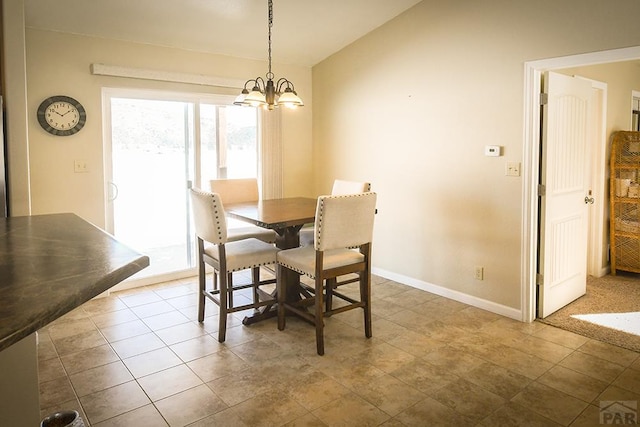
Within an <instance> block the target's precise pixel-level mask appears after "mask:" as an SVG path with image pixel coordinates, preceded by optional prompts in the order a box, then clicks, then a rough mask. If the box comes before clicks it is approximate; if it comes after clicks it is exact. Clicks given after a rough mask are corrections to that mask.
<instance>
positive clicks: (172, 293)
mask: <svg viewBox="0 0 640 427" xmlns="http://www.w3.org/2000/svg"><path fill="white" fill-rule="evenodd" d="M153 292H155V293H156V294H158V295H160V297H161V298H163V299H165V300H167V299H170V298H175V297H180V296H184V295H196V294H195V290H194V289H193V288H191V287H190V286H187V285H181V284H174V285H173V286H166V287H162V288H159V289H154V290H153ZM194 300H195V297H194Z"/></svg>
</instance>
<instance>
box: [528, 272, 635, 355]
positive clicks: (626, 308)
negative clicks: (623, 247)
mask: <svg viewBox="0 0 640 427" xmlns="http://www.w3.org/2000/svg"><path fill="white" fill-rule="evenodd" d="M538 320H539V321H540V322H542V323H546V324H549V325H552V326H556V327H558V328H561V329H565V330H567V331H571V332H575V333H577V334H580V335H584V336H586V337H589V338H594V339H597V340H600V341H604V342H608V343H610V344H615V345H617V346H620V347H624V348H627V349H629V350H634V351H638V352H640V274H634V273H625V272H618V274H617V275H616V276H611V275H607V276H604V277H601V278H594V277H589V278H588V279H587V293H586V295H584V296H582V297H580V298H578V299H577V300H576V301H574V302H572V303H571V304H569V305H567V306H566V307H563V308H561V309H560V310H558V311H557V312H555V313H554V314H552V315H550V316H547V317H546V318H544V319H538Z"/></svg>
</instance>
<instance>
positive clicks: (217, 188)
mask: <svg viewBox="0 0 640 427" xmlns="http://www.w3.org/2000/svg"><path fill="white" fill-rule="evenodd" d="M209 187H210V190H211V192H213V193H217V194H219V195H220V197H221V198H222V203H224V204H225V205H231V204H234V203H244V202H255V201H257V200H259V199H260V193H259V191H258V180H257V179H256V178H237V179H212V180H210V181H209ZM249 237H253V238H255V239H258V240H262V241H263V242H267V243H275V241H276V232H275V231H273V230H268V229H266V228H261V227H257V226H255V225H246V226H242V227H230V228H229V229H228V239H229V241H230V242H233V241H236V240H240V239H246V238H249Z"/></svg>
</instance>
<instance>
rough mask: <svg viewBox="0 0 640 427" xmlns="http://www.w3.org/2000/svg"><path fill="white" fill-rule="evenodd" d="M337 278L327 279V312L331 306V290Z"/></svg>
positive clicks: (334, 286)
mask: <svg viewBox="0 0 640 427" xmlns="http://www.w3.org/2000/svg"><path fill="white" fill-rule="evenodd" d="M337 282H338V279H336V278H333V279H327V289H326V293H327V295H326V297H325V306H326V311H327V312H329V311H331V309H332V308H333V290H334V289H335V288H336V283H337Z"/></svg>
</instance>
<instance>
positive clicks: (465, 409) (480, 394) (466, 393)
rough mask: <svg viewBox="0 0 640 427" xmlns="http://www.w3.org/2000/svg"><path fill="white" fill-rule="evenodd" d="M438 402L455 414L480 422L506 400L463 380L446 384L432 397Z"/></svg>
mask: <svg viewBox="0 0 640 427" xmlns="http://www.w3.org/2000/svg"><path fill="white" fill-rule="evenodd" d="M432 397H433V398H434V399H435V400H437V401H438V402H440V403H442V404H444V405H446V406H448V407H450V408H451V409H453V410H455V411H456V412H458V413H460V414H462V415H464V416H466V417H468V418H471V419H473V420H476V421H480V420H482V419H483V418H485V417H487V416H489V415H490V414H491V413H492V412H493V411H495V410H496V409H498V408H499V407H500V406H502V405H503V404H504V403H505V402H506V400H505V399H503V398H502V397H500V396H498V395H497V394H494V393H492V392H490V391H488V390H486V389H484V388H482V387H479V386H477V385H475V384H473V383H471V382H469V381H466V380H464V379H458V380H456V381H453V382H451V383H450V384H447V385H446V386H444V387H442V388H441V389H439V390H437V391H436V392H435V393H434V394H433V396H432Z"/></svg>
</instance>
